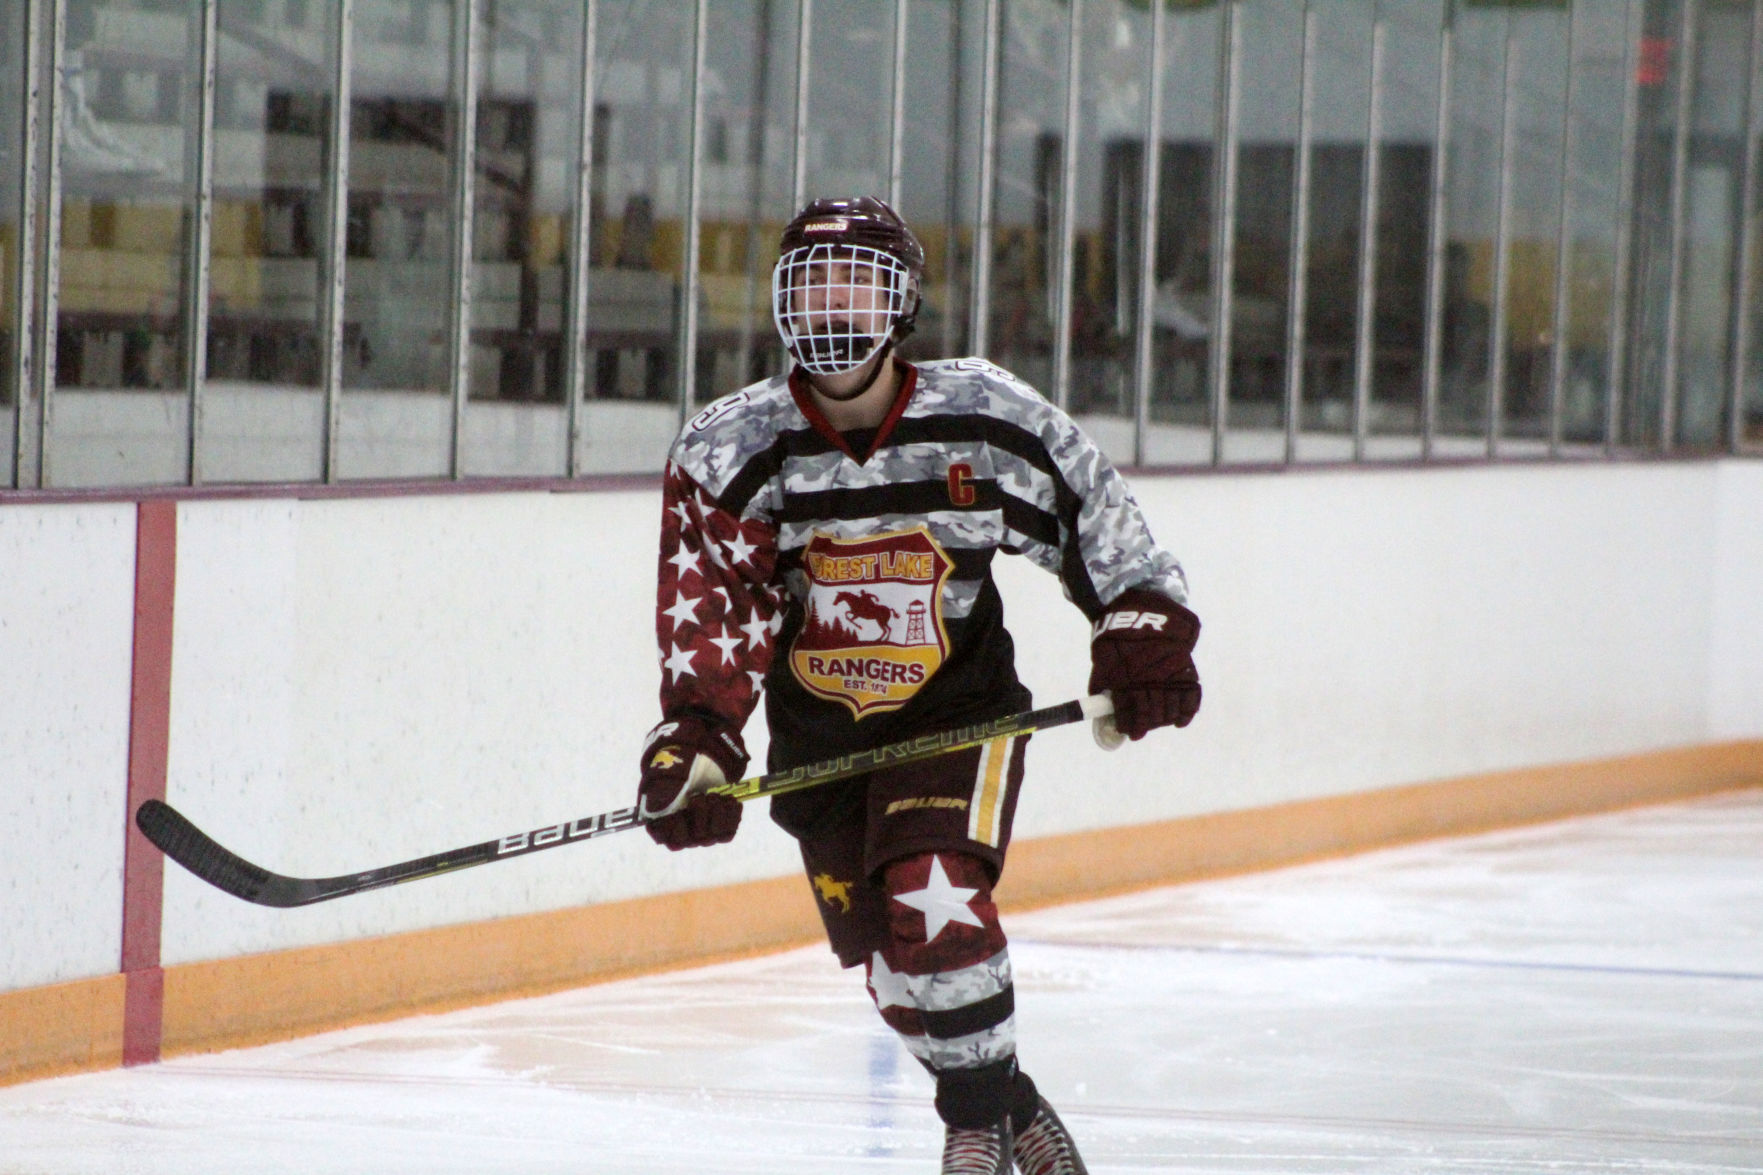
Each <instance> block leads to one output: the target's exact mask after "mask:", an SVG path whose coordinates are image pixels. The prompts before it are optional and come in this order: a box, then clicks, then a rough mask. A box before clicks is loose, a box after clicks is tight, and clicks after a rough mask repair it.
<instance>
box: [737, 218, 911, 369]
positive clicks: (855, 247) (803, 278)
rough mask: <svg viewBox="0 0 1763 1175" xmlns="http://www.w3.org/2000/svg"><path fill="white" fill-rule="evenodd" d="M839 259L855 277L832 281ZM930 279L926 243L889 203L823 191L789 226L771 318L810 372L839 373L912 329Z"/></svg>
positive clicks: (781, 249) (775, 277)
mask: <svg viewBox="0 0 1763 1175" xmlns="http://www.w3.org/2000/svg"><path fill="white" fill-rule="evenodd" d="M833 263H842V264H843V265H845V266H848V270H846V271H843V272H845V273H847V274H848V279H849V280H846V281H841V282H838V283H837V284H831V283H830V282H829V279H828V277H827V274H828V272H829V267H830V266H831V265H832V264H833ZM923 282H924V246H923V245H921V244H920V243H919V241H918V238H917V237H916V236H914V235H913V233H912V230H911V229H910V228H908V227H907V225H906V222H905V221H904V220H903V219H901V217H900V214H899V213H898V212H895V211H894V210H893V209H892V208H890V207H889V206H888V204H887V202H886V201H884V200H878V199H877V198H875V197H874V196H853V197H823V198H821V199H817V200H812V201H810V202H809V203H808V204H807V205H806V206H805V207H804V208H803V209H802V211H800V212H798V213H797V214H796V216H795V218H794V219H792V220H791V221H790V223H789V224H788V225H786V226H784V232H783V239H782V240H781V241H780V242H779V246H778V260H777V266H776V268H775V269H773V271H772V317H773V320H774V321H775V322H776V323H777V330H778V334H779V335H780V336H781V337H782V338H783V341H784V346H785V347H787V348H789V351H790V354H791V355H792V356H794V357H795V359H796V362H797V363H799V364H801V365H802V367H803V369H804V370H806V371H808V372H809V373H811V374H814V375H836V374H839V373H841V372H846V371H851V370H854V369H856V368H858V367H861V366H862V365H863V364H864V363H865V362H867V361H868V360H869V357H870V356H871V355H873V354H874V353H875V352H876V350H877V349H878V348H880V347H882V346H884V345H887V344H890V343H897V342H899V341H900V340H901V339H904V338H905V337H906V336H907V335H909V334H911V333H912V328H913V326H914V324H915V323H916V321H917V318H918V307H919V302H920V287H921V286H922V285H923ZM811 292H813V293H818V295H819V297H818V298H812V297H809V295H810V293H811ZM798 300H799V301H798ZM828 306H833V307H836V308H837V309H835V310H828V309H827V307H828ZM847 311H855V312H856V313H852V314H847V313H846V312H847ZM859 320H860V321H859Z"/></svg>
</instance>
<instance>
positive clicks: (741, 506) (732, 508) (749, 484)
mask: <svg viewBox="0 0 1763 1175" xmlns="http://www.w3.org/2000/svg"><path fill="white" fill-rule="evenodd" d="M808 432H809V434H810V435H812V434H813V430H812V429H809V430H808ZM800 435H801V433H800V432H799V431H798V432H782V433H779V434H778V435H777V438H776V439H775V440H773V441H772V442H771V444H769V445H767V446H766V447H765V448H764V449H762V450H760V451H759V452H758V453H755V454H754V455H753V456H751V457H749V458H747V463H746V464H745V465H743V466H741V471H740V472H739V473H737V474H735V476H734V479H733V480H731V481H730V482H729V483H728V485H727V486H726V487H724V489H723V491H722V493H721V494H720V495H718V496H717V499H716V504H717V505H718V506H720V507H721V508H722V509H724V510H727V511H728V512H729V513H730V514H733V515H734V516H735V517H736V518H739V517H740V516H741V515H742V514H743V513H744V512H745V511H746V509H747V503H749V502H751V501H752V500H753V495H754V494H757V493H758V492H759V490H760V489H761V488H762V487H763V486H764V485H765V483H766V482H768V481H770V480H771V479H772V478H774V477H776V476H778V474H780V473H782V472H783V468H784V459H785V458H786V457H788V456H790V454H791V453H792V452H794V451H795V448H794V446H795V444H796V442H797V438H799V437H800ZM816 439H817V440H818V439H819V438H818V437H817V438H816Z"/></svg>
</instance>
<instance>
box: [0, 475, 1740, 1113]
mask: <svg viewBox="0 0 1763 1175" xmlns="http://www.w3.org/2000/svg"><path fill="white" fill-rule="evenodd" d="M1135 487H1136V489H1137V492H1138V495H1139V497H1140V498H1141V500H1142V502H1143V503H1144V505H1145V507H1146V510H1147V513H1148V515H1149V516H1150V518H1151V520H1152V524H1153V527H1154V530H1155V531H1156V534H1157V536H1158V538H1159V539H1160V540H1161V541H1163V542H1164V543H1165V544H1166V545H1168V546H1169V547H1171V548H1172V549H1173V550H1175V551H1176V553H1177V554H1178V555H1179V556H1180V557H1181V559H1182V560H1183V562H1184V564H1185V565H1186V567H1187V569H1188V572H1189V575H1190V578H1191V580H1192V583H1193V588H1194V602H1195V607H1196V609H1197V610H1198V611H1199V612H1200V614H1201V615H1202V617H1203V618H1204V619H1205V622H1206V631H1205V634H1204V636H1203V638H1202V642H1201V646H1200V652H1199V660H1200V664H1201V668H1202V672H1203V674H1204V676H1205V682H1206V689H1207V702H1206V707H1205V709H1204V711H1203V712H1202V714H1201V717H1200V719H1199V721H1198V722H1197V723H1196V724H1195V725H1194V727H1192V728H1191V729H1190V730H1188V731H1183V732H1179V733H1171V732H1164V733H1160V734H1158V735H1155V736H1153V737H1152V738H1151V739H1149V740H1147V741H1146V743H1144V744H1139V745H1134V746H1130V747H1128V748H1126V749H1125V750H1123V751H1121V752H1118V753H1116V754H1114V755H1112V756H1107V757H1104V755H1103V752H1101V751H1100V750H1098V749H1097V748H1096V747H1095V746H1094V745H1093V744H1092V743H1091V742H1090V740H1089V739H1088V738H1087V736H1085V735H1084V734H1083V733H1081V732H1080V731H1077V730H1075V729H1074V730H1067V731H1061V732H1055V733H1050V734H1048V735H1046V736H1044V737H1042V738H1038V739H1036V740H1035V742H1034V744H1033V746H1032V748H1031V750H1030V756H1029V790H1028V791H1027V793H1026V794H1025V798H1024V800H1023V804H1022V808H1021V811H1020V813H1019V815H1018V824H1017V836H1018V838H1019V839H1018V844H1017V847H1016V849H1015V850H1014V851H1013V854H1012V860H1011V866H1010V871H1009V873H1008V875H1007V877H1006V879H1005V883H1004V886H1003V888H1002V896H1003V898H1004V900H1005V901H1006V902H1007V903H1012V902H1013V903H1016V904H1018V905H1022V904H1029V903H1038V902H1047V901H1055V900H1060V899H1064V898H1070V897H1076V896H1081V895H1086V894H1092V893H1099V892H1105V891H1109V890H1115V889H1121V888H1126V887H1131V886H1135V885H1142V884H1149V883H1152V882H1156V881H1165V880H1171V879H1177V878H1183V877H1192V876H1199V875H1205V874H1209V873H1218V872H1227V871H1236V870H1244V869H1252V868H1257V867H1263V866H1266V865H1270V864H1276V863H1281V862H1285V861H1289V860H1294V859H1303V858H1309V857H1316V856H1322V855H1329V854H1335V853H1342V852H1350V851H1353V850H1355V849H1358V848H1363V847H1368V846H1370V845H1374V844H1383V843H1391V842H1394V841H1400V840H1406V839H1414V838H1418V837H1425V836H1431V835H1438V834H1441V833H1447V832H1457V831H1467V830H1471V829H1477V828H1486V827H1492V826H1497V825H1501V824H1509V823H1516V822H1523V821H1530V820H1538V819H1546V818H1549V817H1552V816H1557V815H1564V814H1570V813H1574V812H1582V811H1589V810H1595V809H1599V808H1606V807H1611V806H1617V805H1624V804H1633V803H1641V802H1647V801H1650V800H1656V799H1665V798H1671V797H1675V796H1680V795H1687V794H1694V793H1697V792H1701V791H1709V790H1715V789H1719V788H1725V787H1734V786H1744V785H1746V784H1750V783H1758V782H1763V701H1760V700H1759V699H1763V602H1760V601H1759V599H1758V595H1757V592H1756V587H1755V585H1756V584H1757V583H1759V582H1763V464H1760V463H1757V462H1742V461H1716V462H1707V463H1658V464H1625V465H1608V464H1598V465H1588V466H1583V467H1579V466H1571V465H1559V464H1552V465H1536V466H1526V465H1513V464H1508V465H1498V466H1491V467H1464V468H1458V469H1430V470H1385V471H1367V470H1363V469H1359V470H1352V471H1318V472H1289V473H1283V474H1233V475H1225V476H1218V475H1198V476H1195V475H1189V476H1168V477H1159V476H1148V475H1142V476H1140V477H1138V478H1135ZM659 510H660V505H659V493H658V491H657V490H655V489H653V488H651V487H649V486H647V485H643V484H635V485H633V486H632V487H631V488H628V489H623V490H618V491H605V490H600V491H595V492H543V491H533V490H527V491H522V492H512V491H505V492H477V493H432V492H431V493H424V494H392V493H376V492H372V491H362V492H357V493H353V494H349V495H344V496H337V497H322V496H321V497H306V498H303V497H295V496H291V495H289V496H284V495H280V494H276V493H273V492H271V493H267V494H265V495H263V496H234V497H228V496H224V495H220V496H197V497H186V498H183V499H181V500H180V499H175V498H171V497H163V498H150V499H147V500H144V501H140V502H136V501H124V502H105V501H64V502H29V501H8V502H6V503H5V504H0V566H4V567H5V568H6V569H7V570H6V574H5V575H4V576H0V621H3V623H0V665H4V666H5V667H6V672H5V673H4V674H0V747H4V748H6V750H5V756H4V760H3V761H0V775H3V776H4V784H5V786H3V787H0V819H3V820H4V821H6V826H7V827H8V828H9V829H11V830H13V831H14V832H15V834H16V835H15V836H12V837H9V841H10V842H11V843H12V844H14V845H16V846H18V848H16V849H15V850H13V851H9V852H8V853H7V854H6V855H5V856H4V859H0V894H4V895H5V898H4V900H5V905H6V909H5V924H6V927H7V931H6V935H5V946H4V948H3V949H0V1040H4V1041H5V1051H4V1053H0V1081H13V1080H22V1079H28V1078H31V1077H35V1076H41V1075H45V1074H47V1073H51V1072H60V1071H67V1070H71V1069H78V1068H90V1067H101V1066H106V1065H114V1064H117V1063H119V1062H120V1061H122V1060H123V1059H124V1058H125V1057H127V1058H129V1059H148V1058H150V1057H152V1056H157V1055H161V1054H162V1053H175V1052H184V1051H192V1050H200V1049H210V1048H218V1047H225V1046H228V1045H232V1044H237V1043H243V1042H247V1041H256V1040H267V1039H275V1038H278V1037H285V1036H288V1035H293V1034H298V1033H301V1032H306V1031H311V1030H315V1029H318V1028H323V1027H332V1026H335V1025H338V1024H343V1023H350V1022H356V1021H360V1020H366V1019H374V1018H382V1017H388V1016H392V1015H403V1014H408V1013H409V1012H410V1011H412V1010H413V1009H419V1008H433V1007H442V1006H453V1005H459V1004H464V1003H472V1002H478V1001H482V1000H486V999H492V998H496V997H499V996H504V995H508V994H515V993H522V992H532V991H538V990H547V989H554V988H560V987H566V986H570V985H572V984H576V983H580V982H582V981H584V980H586V979H589V978H593V977H596V976H602V975H607V974H613V973H619V972H626V971H631V970H641V969H645V968H653V967H657V966H666V965H670V964H675V963H680V962H684V961H688V960H693V959H698V958H703V957H708V956H715V955H727V954H734V953H742V952H750V951H754V950H763V949H768V948H770V947H773V946H776V945H780V944H785V943H793V942H803V941H808V940H810V939H812V938H813V936H814V935H815V934H816V932H817V930H816V927H817V920H816V918H815V916H814V912H813V908H812V901H813V899H812V896H811V894H810V892H809V891H808V890H807V888H806V887H805V886H803V885H802V884H801V883H799V882H798V881H796V880H795V879H794V877H793V872H794V870H795V868H796V863H795V854H794V850H793V847H792V845H791V844H790V842H789V841H788V840H787V838H785V837H783V836H782V834H781V833H779V832H777V830H775V829H774V828H773V827H771V825H770V824H769V822H768V821H766V820H765V819H763V813H762V812H758V811H755V812H751V813H749V819H748V822H747V826H746V827H745V828H744V829H743V831H742V834H741V836H740V837H739V838H738V839H737V841H736V842H735V843H734V844H733V845H732V846H729V847H728V848H726V849H718V850H716V851H712V852H702V853H686V854H677V855H676V854H668V853H666V852H664V851H662V850H660V849H657V848H656V847H655V846H653V845H652V844H650V843H649V841H648V840H647V838H646V837H643V836H642V835H641V834H635V835H632V836H630V837H614V838H610V839H609V840H605V841H601V842H597V843H595V844H592V845H583V846H579V847H575V848H570V849H566V850H562V851H559V852H557V853H550V854H544V855H542V856H540V857H538V858H534V859H531V860H523V861H512V862H509V863H507V864H500V865H495V866H491V867H487V868H482V869H475V870H471V871H468V872H465V873H462V874H459V875H456V876H451V877H444V878H439V879H435V880H431V881H425V882H422V883H420V884H418V885H412V886H408V887H398V888H394V889H391V890H386V891H382V892H377V893H372V894H365V895H361V896H359V897H355V898H350V899H347V900H345V901H340V902H337V903H332V904H329V905H326V906H322V907H314V908H311V909H303V910H294V911H275V910H263V909H258V908H255V907H251V906H247V905H245V904H243V903H240V902H237V901H234V900H233V899H231V898H228V897H226V896H225V895H222V894H220V893H218V892H216V891H212V890H209V889H207V888H206V887H204V886H202V885H201V883H199V882H196V881H195V880H194V879H192V878H190V877H188V876H186V875H184V874H182V873H181V872H180V871H178V870H177V869H176V868H175V867H172V868H171V869H170V870H167V871H163V872H162V871H161V870H160V868H159V861H158V858H157V855H156V854H154V853H152V852H151V850H147V851H141V849H140V847H139V846H138V845H137V846H136V847H135V850H134V852H133V853H132V854H131V852H130V849H129V845H128V841H127V839H126V838H125V836H124V828H125V827H126V813H127V812H128V810H129V808H130V806H131V797H132V799H133V800H138V799H139V798H144V796H146V795H149V794H161V793H163V794H164V795H165V796H166V798H168V799H170V800H171V802H173V803H174V804H176V805H178V806H179V807H180V808H181V809H183V810H184V811H185V812H186V813H188V814H189V815H190V816H191V817H192V818H193V819H196V820H197V821H198V822H200V823H201V824H202V825H203V826H204V827H205V828H207V829H208V830H209V831H211V832H213V833H214V834H215V835H217V836H219V837H221V838H222V839H223V840H225V841H226V842H227V844H228V845H229V847H232V848H234V849H236V850H237V851H239V852H241V853H243V854H244V855H246V856H247V857H249V858H251V859H253V860H256V861H259V862H261V863H263V864H265V865H268V866H269V867H271V868H275V869H277V870H280V871H282V872H289V873H298V874H305V875H321V874H326V873H333V872H343V871H348V870H354V869H360V868H365V867H369V866H372V865H377V864H382V863H388V862H391V861H395V860H401V859H404V858H406V857H412V856H418V855H422V854H426V853H430V852H434V851H438V850H441V849H445V848H450V847H453V846H456V845H461V844H468V843H472V842H475V841H477V840H481V839H484V838H485V837H489V836H495V835H498V834H500V833H503V832H507V831H509V830H513V829H519V828H525V827H533V826H536V825H539V824H543V823H545V822H547V821H554V820H565V819H571V818H574V817H578V816H583V815H588V814H592V813H594V812H598V811H603V810H606V809H608V808H613V807H617V806H619V805H621V804H624V803H628V802H629V797H630V792H631V788H632V781H631V770H630V767H629V764H630V762H631V761H632V760H633V759H634V751H635V748H636V746H637V743H638V740H639V738H640V735H641V733H642V732H643V731H644V730H646V729H647V728H648V726H649V725H651V724H652V723H653V721H654V719H655V715H654V713H653V711H654V706H655V702H654V697H655V688H656V685H657V683H658V672H659V671H658V668H657V666H656V661H655V656H654V653H653V619H652V606H651V604H650V602H649V596H650V594H651V593H652V585H653V581H654V574H655V565H654V554H653V550H654V534H655V530H656V528H657V522H658V515H659ZM998 574H999V578H1000V582H1001V586H1002V587H1003V590H1004V592H1005V599H1006V612H1007V618H1008V621H1009V623H1010V625H1011V628H1012V630H1013V632H1014V633H1015V634H1016V637H1017V643H1018V647H1019V653H1020V657H1021V661H1022V669H1023V673H1024V676H1025V678H1026V679H1027V680H1028V681H1029V683H1030V685H1031V686H1033V688H1034V689H1035V692H1036V697H1037V701H1039V702H1042V703H1048V702H1053V701H1058V700H1062V699H1064V698H1066V697H1071V696H1076V695H1078V694H1080V693H1081V692H1082V689H1083V685H1084V678H1085V675H1086V672H1087V659H1086V654H1085V639H1086V631H1085V626H1084V624H1083V622H1082V619H1081V617H1080V616H1079V615H1078V614H1077V612H1076V611H1075V610H1074V609H1072V608H1071V607H1070V606H1069V605H1068V604H1067V603H1066V602H1065V601H1064V600H1063V599H1062V598H1061V596H1060V593H1059V590H1058V586H1057V584H1056V583H1055V582H1054V581H1053V580H1052V579H1051V578H1050V577H1048V576H1046V575H1044V574H1042V573H1041V572H1039V571H1038V570H1036V569H1034V568H1032V567H1028V566H1027V565H1025V564H1024V563H1023V562H1022V561H1021V560H1006V561H1004V562H1003V563H1002V564H1001V565H1000V566H999V568H998ZM761 725H762V724H760V723H755V724H754V726H753V727H752V728H751V729H750V730H749V745H750V749H752V750H753V751H754V753H755V758H756V759H759V760H761V761H762V756H763V744H764V739H763V734H762V731H761V729H760V727H761Z"/></svg>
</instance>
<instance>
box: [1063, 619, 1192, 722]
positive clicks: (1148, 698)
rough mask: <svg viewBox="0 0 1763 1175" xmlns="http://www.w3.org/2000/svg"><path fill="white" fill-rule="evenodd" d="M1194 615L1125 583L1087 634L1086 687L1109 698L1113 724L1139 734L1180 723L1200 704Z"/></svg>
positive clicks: (1189, 718)
mask: <svg viewBox="0 0 1763 1175" xmlns="http://www.w3.org/2000/svg"><path fill="white" fill-rule="evenodd" d="M1199 639H1200V618H1199V617H1198V616H1195V615H1194V614H1193V613H1192V612H1190V611H1188V610H1187V609H1186V608H1184V607H1182V606H1181V605H1180V604H1178V603H1176V602H1175V601H1174V600H1171V599H1169V598H1168V597H1167V596H1160V595H1158V594H1157V593H1155V592H1149V591H1145V590H1143V589H1141V588H1130V589H1128V590H1127V591H1125V592H1122V593H1121V595H1120V598H1119V599H1117V600H1115V601H1114V603H1113V604H1111V605H1109V607H1108V610H1107V611H1106V612H1104V613H1102V618H1101V619H1100V620H1098V621H1096V626H1095V629H1094V630H1093V631H1092V633H1091V636H1090V692H1091V693H1092V694H1099V693H1103V692H1106V693H1107V694H1109V695H1110V696H1111V697H1112V698H1113V699H1114V725H1115V726H1116V727H1118V728H1119V730H1120V733H1121V734H1124V735H1126V736H1127V737H1128V738H1132V739H1140V738H1144V737H1145V732H1146V731H1149V730H1154V729H1156V728H1157V727H1159V726H1171V725H1173V726H1186V725H1187V724H1188V723H1190V722H1192V721H1193V720H1194V714H1195V712H1196V711H1198V710H1199V709H1200V674H1199V671H1198V670H1196V669H1195V668H1194V655H1193V654H1194V642H1195V641H1197V640H1199Z"/></svg>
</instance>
